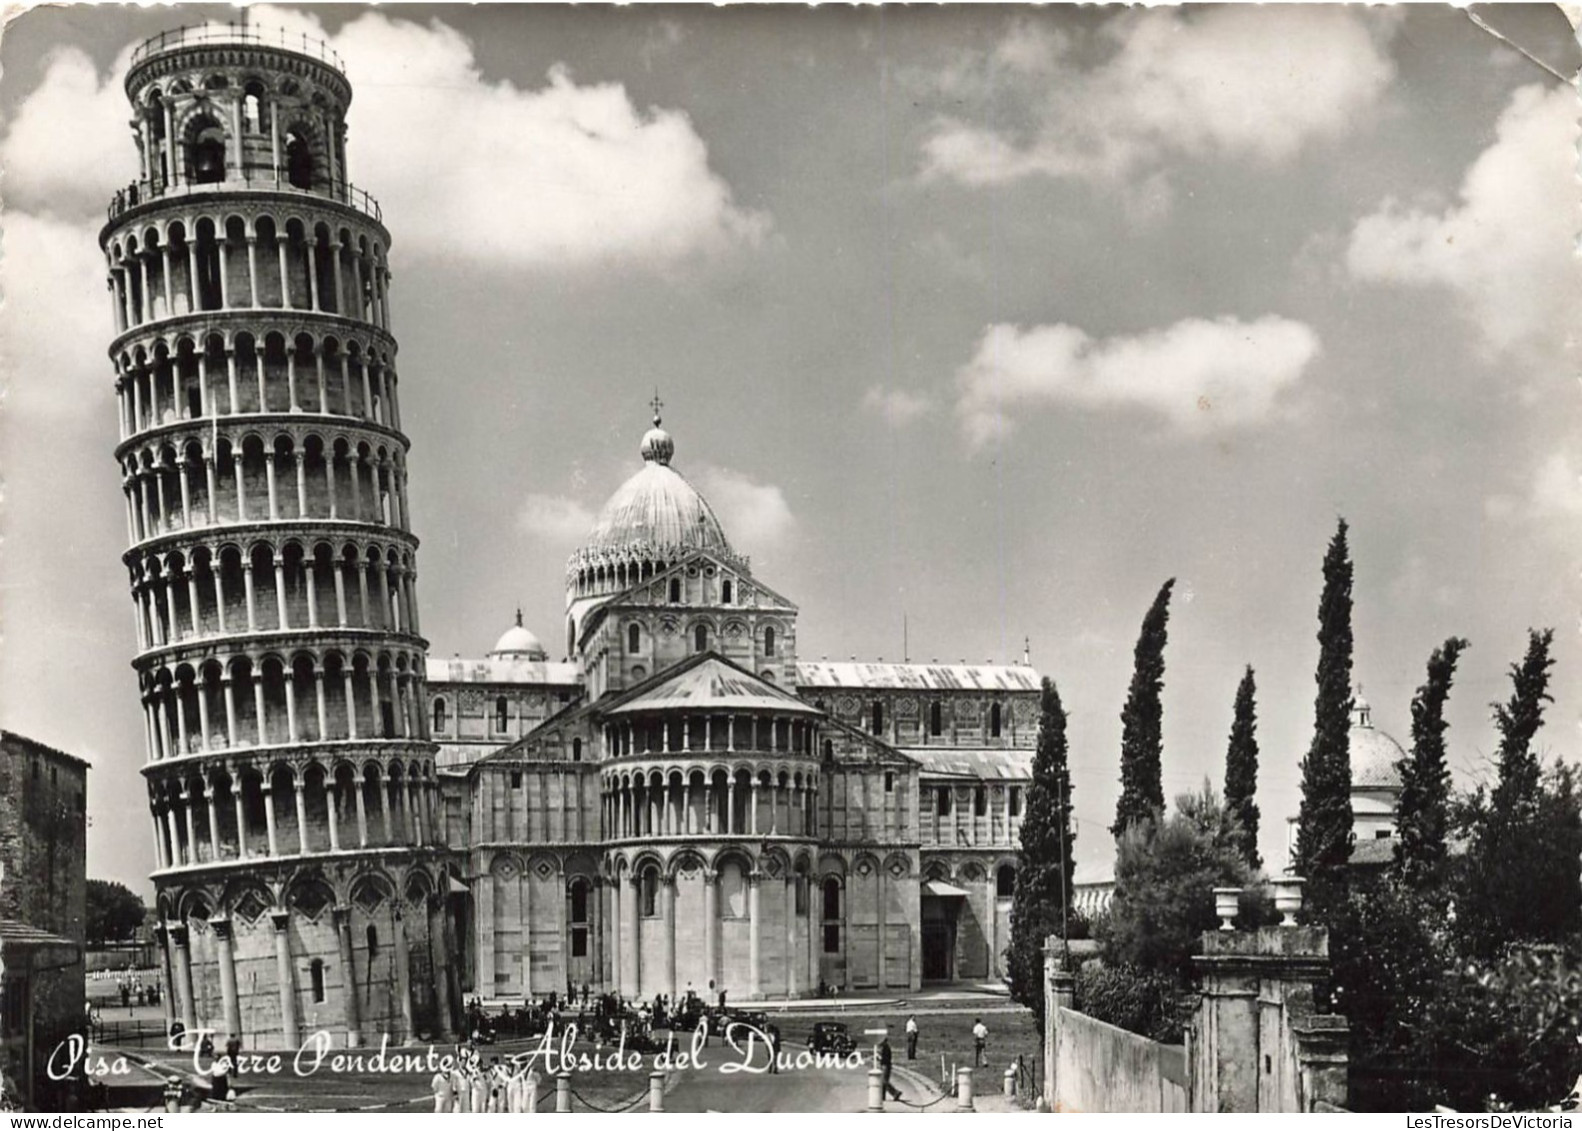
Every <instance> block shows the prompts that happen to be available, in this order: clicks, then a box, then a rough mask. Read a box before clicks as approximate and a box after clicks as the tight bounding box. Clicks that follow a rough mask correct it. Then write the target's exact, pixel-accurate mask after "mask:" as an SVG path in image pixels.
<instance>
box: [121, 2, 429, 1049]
mask: <svg viewBox="0 0 1582 1131" xmlns="http://www.w3.org/2000/svg"><path fill="white" fill-rule="evenodd" d="M126 93H127V96H128V98H129V99H130V101H131V106H132V119H131V127H132V131H133V138H134V141H135V143H136V146H137V150H138V155H139V161H140V167H139V168H140V172H139V178H138V180H137V181H136V182H135V183H133V184H131V185H128V186H127V187H126V188H125V189H124V190H122V191H121V192H120V193H118V194H117V195H116V197H115V199H114V201H113V202H112V203H111V206H110V210H109V222H108V223H107V224H106V225H105V227H104V229H103V231H102V233H101V235H100V243H101V245H102V247H103V249H104V253H105V258H106V261H107V265H108V268H109V276H108V286H109V294H110V305H111V307H112V310H113V313H114V318H115V337H114V339H113V341H112V342H111V345H110V351H109V352H110V357H111V359H112V361H113V363H114V366H115V374H116V386H115V387H116V393H117V396H118V400H119V405H120V443H119V444H118V446H117V447H116V450H115V453H116V460H117V462H118V463H119V464H120V466H121V482H122V488H123V490H124V493H125V496H126V521H127V540H128V549H127V552H126V554H125V558H124V560H125V564H126V569H127V576H128V580H129V582H130V586H131V593H132V609H133V613H134V618H133V619H134V620H135V622H136V633H137V653H136V657H135V659H134V660H133V663H132V666H133V668H134V669H135V670H136V672H137V680H138V687H139V692H140V695H141V698H142V704H143V708H144V715H145V718H146V721H147V728H146V729H147V764H146V766H145V769H144V775H145V777H146V779H147V783H148V800H149V806H150V815H151V817H152V823H153V831H154V843H155V849H156V854H157V857H156V871H155V873H154V877H153V878H154V883H155V887H156V889H157V893H158V910H159V915H160V919H161V923H162V928H161V930H160V932H159V937H160V942H161V948H162V952H163V963H164V975H165V982H166V985H167V986H168V987H169V988H170V991H171V992H170V993H167V994H166V996H165V1001H166V1002H167V1003H168V1006H167V1011H168V1018H167V1020H168V1021H170V1022H179V1023H180V1024H181V1025H182V1026H183V1027H184V1028H185V1029H186V1030H187V1031H188V1032H189V1033H190V1032H191V1031H193V1030H194V1029H197V1028H200V1027H202V1028H209V1029H213V1030H215V1031H216V1033H217V1034H218V1035H217V1037H216V1044H219V1043H223V1041H224V1040H225V1037H226V1035H227V1034H230V1033H235V1034H237V1035H238V1036H239V1037H241V1038H242V1039H243V1041H244V1042H245V1043H246V1044H247V1045H248V1046H249V1047H252V1048H268V1047H293V1046H295V1045H297V1043H298V1042H299V1041H301V1040H303V1039H305V1038H306V1037H307V1036H308V1035H309V1034H311V1033H314V1032H317V1031H319V1030H328V1031H329V1032H331V1033H332V1034H334V1035H335V1038H336V1040H337V1042H340V1041H342V1040H344V1043H346V1044H348V1045H357V1044H359V1043H362V1042H364V1041H370V1040H371V1041H373V1042H374V1043H377V1042H378V1039H379V1035H380V1034H381V1033H389V1034H390V1035H391V1037H392V1039H393V1040H398V1041H399V1040H402V1039H413V1038H415V1037H418V1036H420V1035H423V1034H436V1035H438V1034H443V1033H445V1032H447V1031H448V1030H450V1028H451V1023H452V1020H453V1018H454V1013H453V1005H454V1003H455V1001H456V998H457V987H456V984H455V983H454V981H453V978H454V974H453V967H452V964H451V962H450V959H449V955H450V953H451V949H452V946H453V945H454V938H455V934H454V925H453V924H452V923H451V922H450V917H449V915H448V914H447V912H446V898H447V892H448V891H449V890H450V886H451V883H450V880H449V877H448V876H447V874H446V871H445V850H444V848H443V845H444V841H445V829H444V828H443V809H442V806H441V804H440V799H439V794H438V790H437V786H436V781H435V776H434V759H433V753H434V747H433V745H432V744H431V743H430V742H429V736H428V734H427V728H426V725H425V713H424V711H423V710H421V708H420V704H422V703H423V702H424V701H425V696H424V693H423V672H424V668H423V657H424V641H423V639H422V637H421V635H420V629H419V622H418V614H417V596H416V580H417V574H416V570H415V565H414V562H415V554H416V551H417V539H416V538H415V537H414V536H413V535H412V532H411V523H410V511H409V508H408V503H407V489H406V484H407V451H408V447H409V445H408V441H407V437H406V435H405V433H404V432H403V430H402V422H401V382H400V380H399V378H398V373H399V367H398V365H397V354H396V342H395V338H394V337H393V336H392V334H391V330H390V300H389V285H390V272H389V269H388V266H387V253H388V251H389V247H390V234H389V232H388V230H387V229H386V228H385V226H384V223H383V220H382V218H381V215H380V211H379V206H378V204H377V203H376V202H375V201H374V200H373V199H372V198H371V197H369V196H368V195H367V194H366V193H364V192H363V191H361V190H360V189H357V188H354V187H353V186H352V185H351V184H350V182H349V180H348V177H347V153H346V111H347V107H348V105H349V104H350V102H351V97H352V90H351V86H350V84H349V83H348V82H347V79H346V75H345V73H344V71H343V68H342V67H341V65H340V62H339V60H338V59H337V58H336V57H335V55H334V53H333V52H332V51H330V50H329V48H328V47H326V46H325V45H324V44H322V43H319V42H316V41H314V40H311V39H307V38H304V37H303V36H301V35H295V34H287V33H282V32H278V31H275V32H271V31H267V30H264V29H259V28H256V27H245V26H244V27H240V28H237V27H221V26H213V25H210V26H205V27H201V28H186V29H182V30H179V31H174V32H167V33H164V34H162V35H159V36H156V37H155V38H153V39H150V40H149V41H147V42H146V43H144V44H143V45H142V46H141V47H139V48H138V50H137V51H136V53H135V54H134V56H133V59H132V63H131V68H130V70H129V71H128V74H127V78H126Z"/></svg>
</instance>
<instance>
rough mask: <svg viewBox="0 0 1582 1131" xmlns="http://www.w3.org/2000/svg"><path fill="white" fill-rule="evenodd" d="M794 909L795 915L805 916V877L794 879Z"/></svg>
mask: <svg viewBox="0 0 1582 1131" xmlns="http://www.w3.org/2000/svg"><path fill="white" fill-rule="evenodd" d="M795 907H796V911H795V914H797V915H806V914H807V877H806V876H798V877H797V878H796V903H795Z"/></svg>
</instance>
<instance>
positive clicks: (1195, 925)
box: [1097, 782, 1257, 986]
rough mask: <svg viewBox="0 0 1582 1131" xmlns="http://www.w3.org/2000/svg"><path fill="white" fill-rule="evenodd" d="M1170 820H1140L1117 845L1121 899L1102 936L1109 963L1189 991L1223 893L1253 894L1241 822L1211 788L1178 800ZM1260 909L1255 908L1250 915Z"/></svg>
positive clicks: (1118, 895) (1113, 906) (1117, 887)
mask: <svg viewBox="0 0 1582 1131" xmlns="http://www.w3.org/2000/svg"><path fill="white" fill-rule="evenodd" d="M1176 810H1177V811H1176V812H1175V813H1174V814H1172V815H1171V816H1169V817H1168V818H1165V817H1161V818H1160V819H1157V820H1144V821H1138V822H1136V823H1134V824H1132V825H1131V826H1129V827H1128V828H1127V830H1126V832H1125V833H1124V834H1122V836H1121V837H1120V839H1119V840H1118V841H1117V842H1116V846H1115V898H1114V899H1113V900H1112V901H1111V903H1110V908H1109V913H1108V915H1107V916H1106V917H1105V922H1104V924H1103V927H1102V929H1101V930H1099V931H1098V932H1097V934H1098V938H1099V940H1100V941H1101V942H1102V943H1103V945H1104V958H1105V960H1106V961H1107V962H1108V963H1109V964H1110V965H1111V966H1113V967H1116V968H1120V967H1123V966H1135V967H1138V968H1140V969H1143V970H1150V971H1157V972H1159V973H1161V974H1164V975H1168V976H1169V977H1172V978H1174V979H1175V981H1176V982H1177V983H1178V984H1179V985H1182V986H1184V985H1185V984H1186V982H1187V980H1188V979H1189V978H1190V977H1191V956H1192V954H1193V953H1194V952H1196V950H1197V948H1198V942H1199V939H1200V938H1201V936H1202V934H1203V932H1204V931H1209V930H1213V929H1214V928H1215V927H1216V926H1218V925H1219V916H1217V915H1216V914H1215V913H1214V889H1215V888H1216V887H1222V886H1224V887H1239V888H1244V889H1245V888H1248V887H1251V886H1252V885H1253V883H1254V876H1253V874H1252V871H1251V869H1249V868H1248V867H1247V862H1246V861H1245V860H1244V859H1243V858H1242V855H1241V848H1240V845H1241V837H1242V831H1241V824H1240V822H1239V821H1238V820H1237V819H1236V818H1235V816H1234V815H1232V814H1231V813H1229V812H1228V811H1227V810H1226V809H1225V807H1224V805H1223V804H1222V803H1221V802H1220V800H1219V798H1218V797H1217V796H1216V795H1215V794H1214V791H1213V789H1212V788H1211V787H1210V786H1209V784H1208V783H1207V782H1205V783H1204V784H1203V791H1202V792H1201V793H1198V794H1186V795H1183V796H1181V797H1179V798H1177V799H1176ZM1256 906H1257V903H1256V901H1255V900H1252V901H1248V902H1247V908H1248V910H1249V912H1251V911H1252V910H1254V908H1255V907H1256Z"/></svg>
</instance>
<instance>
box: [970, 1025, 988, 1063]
mask: <svg viewBox="0 0 1582 1131" xmlns="http://www.w3.org/2000/svg"><path fill="white" fill-rule="evenodd" d="M988 1044H989V1029H988V1026H986V1025H985V1024H984V1023H983V1018H981V1017H979V1018H976V1019H975V1020H974V1021H973V1022H972V1066H973V1067H974V1068H982V1067H983V1050H984V1049H985V1048H986V1047H988Z"/></svg>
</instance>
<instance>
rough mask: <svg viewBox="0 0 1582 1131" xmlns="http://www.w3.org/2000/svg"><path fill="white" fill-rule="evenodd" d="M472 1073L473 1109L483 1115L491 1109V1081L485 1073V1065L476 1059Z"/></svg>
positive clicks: (470, 1082) (470, 1083)
mask: <svg viewBox="0 0 1582 1131" xmlns="http://www.w3.org/2000/svg"><path fill="white" fill-rule="evenodd" d="M470 1075H471V1077H472V1078H471V1080H470V1081H469V1082H468V1083H469V1085H470V1086H471V1088H472V1110H473V1112H474V1113H475V1114H477V1115H483V1114H485V1113H487V1112H488V1110H489V1081H488V1079H487V1078H486V1077H485V1076H484V1074H483V1065H482V1064H481V1063H480V1062H478V1061H474V1062H473V1065H472V1070H471V1073H470Z"/></svg>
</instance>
